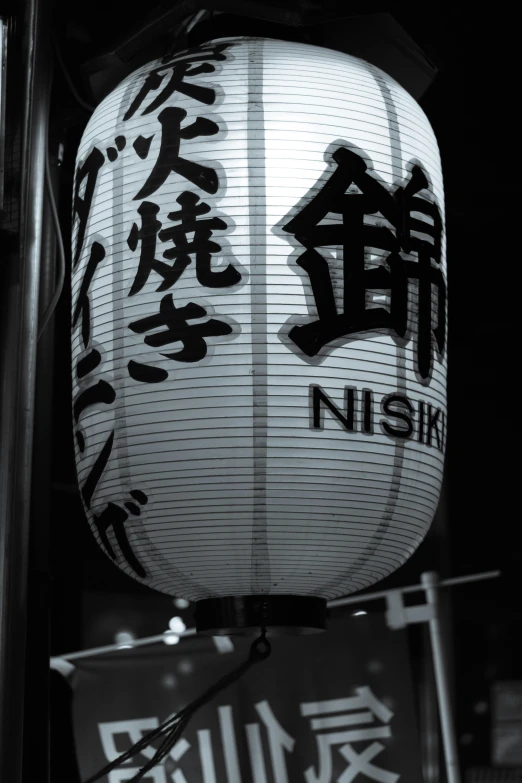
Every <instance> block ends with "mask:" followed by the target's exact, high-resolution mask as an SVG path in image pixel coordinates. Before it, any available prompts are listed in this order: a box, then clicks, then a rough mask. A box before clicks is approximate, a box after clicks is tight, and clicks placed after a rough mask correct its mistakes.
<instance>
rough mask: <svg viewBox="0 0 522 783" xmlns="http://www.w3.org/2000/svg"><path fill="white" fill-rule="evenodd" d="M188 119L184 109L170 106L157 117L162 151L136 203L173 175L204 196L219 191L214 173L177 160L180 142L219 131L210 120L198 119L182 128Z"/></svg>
mask: <svg viewBox="0 0 522 783" xmlns="http://www.w3.org/2000/svg"><path fill="white" fill-rule="evenodd" d="M186 116H187V112H186V111H185V109H178V108H175V107H173V106H169V107H167V108H166V109H163V111H162V112H161V113H160V114H159V115H158V120H159V122H160V123H161V127H162V132H161V147H160V151H159V155H158V160H157V161H156V163H155V165H154V167H153V169H152V171H151V173H150V175H149V177H148V179H147V181H146V182H145V184H144V185H143V187H142V188H141V190H140V191H139V192H138V193H137V194H136V196H134V199H135V200H139V199H144V198H148V197H149V196H151V195H152V194H153V193H155V192H156V191H157V190H158V189H159V188H161V187H162V185H164V184H165V182H166V181H167V178H168V177H169V175H170V174H171V173H172V172H176V173H177V174H179V175H180V176H182V177H184V178H185V179H188V180H189V182H192V184H193V185H196V187H199V188H201V189H202V190H204V191H205V192H206V193H211V194H215V193H216V192H217V189H218V184H219V183H218V176H217V173H216V171H215V170H214V169H211V168H209V167H208V166H203V165H201V163H195V162H193V161H190V160H186V159H185V158H182V157H180V154H179V148H180V143H181V139H195V138H197V137H198V136H214V135H215V134H216V133H218V131H219V127H218V125H216V123H215V122H213V121H212V120H207V119H205V118H204V117H198V118H197V119H196V120H195V121H194V122H193V123H191V124H190V125H187V126H186V127H185V128H182V127H181V123H182V121H183V120H184V119H185V117H186Z"/></svg>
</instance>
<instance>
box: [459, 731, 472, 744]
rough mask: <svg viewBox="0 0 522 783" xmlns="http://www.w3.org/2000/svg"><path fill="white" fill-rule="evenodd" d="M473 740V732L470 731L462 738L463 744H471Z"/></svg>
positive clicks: (461, 742)
mask: <svg viewBox="0 0 522 783" xmlns="http://www.w3.org/2000/svg"><path fill="white" fill-rule="evenodd" d="M472 742H473V734H470V733H469V731H468V732H467V733H466V734H463V735H462V736H461V738H460V744H461V745H471V743H472Z"/></svg>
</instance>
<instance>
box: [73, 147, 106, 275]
mask: <svg viewBox="0 0 522 783" xmlns="http://www.w3.org/2000/svg"><path fill="white" fill-rule="evenodd" d="M104 161H105V157H104V155H103V153H102V152H100V150H99V149H98V148H97V147H93V149H92V150H91V152H90V154H89V156H88V157H87V159H86V160H85V162H84V163H83V164H82V166H80V168H79V169H77V171H76V178H75V184H74V200H73V213H74V214H75V215H77V216H78V233H77V234H76V248H75V251H74V257H73V269H74V268H75V267H76V266H77V264H78V261H79V260H80V255H81V252H82V249H83V243H84V240H85V231H86V229H87V220H88V219H89V212H90V210H91V205H92V200H93V197H94V189H95V187H96V182H97V180H98V173H99V171H100V168H101V167H102V165H103V163H104ZM85 179H86V180H87V182H86V183H85V192H84V195H83V198H80V188H81V186H82V184H83V181H84V180H85Z"/></svg>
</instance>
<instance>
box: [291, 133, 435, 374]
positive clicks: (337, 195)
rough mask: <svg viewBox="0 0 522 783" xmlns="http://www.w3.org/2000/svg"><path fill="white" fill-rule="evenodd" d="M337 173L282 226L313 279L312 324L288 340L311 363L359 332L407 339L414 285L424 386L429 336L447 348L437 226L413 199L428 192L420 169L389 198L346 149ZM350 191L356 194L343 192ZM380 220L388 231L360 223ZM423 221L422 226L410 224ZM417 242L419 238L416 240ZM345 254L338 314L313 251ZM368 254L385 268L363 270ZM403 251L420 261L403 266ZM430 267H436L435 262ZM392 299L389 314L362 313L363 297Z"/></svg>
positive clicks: (423, 203) (426, 207)
mask: <svg viewBox="0 0 522 783" xmlns="http://www.w3.org/2000/svg"><path fill="white" fill-rule="evenodd" d="M333 159H334V160H335V162H336V163H337V169H336V170H335V171H334V172H333V174H332V175H331V177H330V178H329V180H328V181H327V182H326V183H325V184H324V185H323V187H322V188H321V190H320V191H319V192H318V193H317V194H316V195H315V196H314V197H313V198H312V199H311V200H310V201H309V202H308V203H307V204H306V205H305V206H304V207H303V208H302V209H301V210H300V212H299V213H298V214H297V215H296V216H295V217H294V218H292V220H290V222H289V223H287V224H286V226H284V230H285V231H287V232H288V233H290V234H294V236H295V237H296V239H297V240H298V242H299V243H300V244H301V245H302V246H303V247H304V252H303V253H302V255H301V256H300V257H299V259H298V260H297V264H298V265H299V266H300V267H301V268H302V269H304V270H305V272H306V273H307V274H308V276H309V279H310V285H311V288H312V294H313V296H314V300H315V305H316V308H317V318H316V319H315V320H313V321H311V322H309V323H307V324H302V325H298V326H294V327H293V328H292V329H291V330H290V332H289V336H290V339H291V340H292V341H293V342H294V343H295V344H296V345H297V346H298V347H299V348H300V349H301V350H302V351H303V353H305V354H306V355H307V356H310V357H312V356H316V355H317V354H318V352H319V351H320V350H321V349H322V348H323V347H324V346H325V345H327V344H329V343H331V342H333V341H334V340H337V339H339V338H342V337H347V336H349V335H351V334H355V333H357V332H368V331H372V330H375V329H386V330H388V331H393V332H395V334H397V335H398V336H399V337H405V335H406V334H407V330H408V285H409V281H410V280H416V281H417V285H418V324H417V329H418V333H417V366H418V371H419V374H420V376H421V377H422V378H423V379H427V378H429V376H430V372H431V366H432V335H433V336H434V337H435V342H436V345H437V347H438V350H439V352H440V353H441V354H442V353H443V350H444V345H445V317H446V315H445V308H446V293H445V282H444V278H443V275H442V271H441V269H440V263H441V255H440V254H441V233H442V221H441V217H440V213H439V210H438V208H437V206H436V205H435V204H433V203H432V202H430V201H428V200H427V199H426V198H421V197H420V196H418V195H417V193H419V192H420V191H421V190H424V189H426V188H428V185H429V183H428V180H427V178H426V175H425V174H424V172H423V171H422V169H421V168H420V166H416V165H415V166H413V168H412V170H411V175H410V179H409V181H408V182H407V183H406V185H405V186H404V187H402V188H400V187H398V188H396V190H395V191H394V192H393V193H392V192H389V191H388V190H387V189H386V187H385V186H384V185H383V184H381V183H380V182H379V181H378V180H377V179H376V178H375V177H374V176H372V174H371V172H369V171H368V166H367V164H366V162H365V161H364V160H363V158H361V157H360V156H359V155H357V154H356V153H355V152H353V151H351V150H349V149H347V148H343V147H341V148H339V149H337V150H336V151H335V153H334V155H333ZM352 184H353V185H355V186H356V187H357V188H358V190H359V191H360V192H359V193H351V192H347V190H348V188H349V187H350V186H351V185H352ZM329 213H333V214H337V215H339V216H341V218H342V221H341V222H340V223H328V224H321V225H320V223H321V221H322V220H323V219H324V218H325V217H326V216H327V215H328V214H329ZM369 215H380V216H382V218H384V219H385V220H386V221H387V222H388V223H389V224H390V226H391V228H388V227H387V226H385V225H373V224H367V223H366V222H365V217H366V216H369ZM414 215H420V216H421V217H422V219H419V218H418V217H414ZM419 235H420V236H419ZM331 245H333V246H337V247H338V246H341V247H342V249H343V272H344V289H343V312H342V313H340V312H338V307H337V304H336V301H335V297H334V289H333V283H332V279H331V275H330V270H329V265H328V262H327V260H326V259H325V258H324V257H323V256H322V255H321V254H320V253H319V252H318V250H317V248H320V247H325V246H331ZM367 248H374V249H380V250H384V251H386V252H387V253H388V255H387V256H386V258H385V262H386V266H384V265H383V264H379V265H378V266H376V267H372V268H369V269H367V268H366V267H365V253H366V251H367ZM401 252H404V253H415V254H416V255H417V259H418V260H417V261H411V260H405V259H404V258H403V257H402V255H401ZM432 262H433V263H432ZM433 289H434V290H435V293H436V297H437V318H436V326H434V327H433V326H432V294H433ZM374 290H384V291H389V292H390V306H389V310H388V309H386V308H385V307H374V306H372V307H367V306H366V298H367V292H368V291H374Z"/></svg>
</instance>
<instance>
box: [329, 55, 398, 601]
mask: <svg viewBox="0 0 522 783" xmlns="http://www.w3.org/2000/svg"><path fill="white" fill-rule="evenodd" d="M366 67H367V68H368V71H369V72H370V73H371V75H372V76H373V78H374V79H375V82H376V84H377V86H378V88H379V90H380V92H381V95H382V98H383V101H384V105H385V108H386V118H387V121H388V130H389V135H390V159H391V166H392V184H393V185H395V184H398V183H399V182H400V181H401V179H402V147H401V140H400V128H399V119H398V115H397V110H396V108H395V103H394V100H393V96H392V94H391V90H390V88H389V87H388V85H387V84H386V82H385V80H384V79H383V78H382V76H381V74H380V72H379V71H378V70H377V69H376V68H375V67H374V66H372V65H370V64H369V63H366ZM396 351H397V353H396V355H397V362H396V371H397V387H398V391H399V392H401V393H403V394H404V393H405V392H406V350H405V348H404V347H403V346H402V345H398V344H396ZM404 448H405V445H404V444H403V443H402V442H399V441H397V440H396V441H395V444H394V452H393V467H392V475H391V485H390V489H389V492H388V497H387V499H386V505H385V507H384V511H383V513H382V517H381V519H380V521H379V523H378V525H377V529H376V530H375V533H374V534H373V535H372V537H371V539H370V542H369V544H368V545H367V547H366V548H365V550H364V552H363V553H362V554H361V555H359V557H357V558H356V559H355V561H354V562H353V563H352V564H351V565H350V566H348V569H347V571H346V572H345V574H344V576H343V579H342V580H341V583H342V582H345V581H352V580H353V577H354V576H355V574H357V573H358V572H359V571H360V570H361V568H362V567H363V566H364V565H365V564H366V563H367V562H368V560H369V559H370V558H371V557H372V556H373V555H374V554H375V552H376V551H377V549H378V548H379V546H380V545H381V543H382V540H383V538H384V536H385V535H386V532H387V531H388V528H389V527H390V523H391V520H392V517H393V513H394V511H395V507H396V505H397V501H398V499H399V492H400V483H401V478H402V469H403V464H404ZM401 563H402V561H401ZM401 563H398V564H397V566H396V567H398V566H399V565H401ZM392 570H393V569H390V571H392ZM388 573H389V572H388ZM339 584H340V580H339V579H337V580H336V581H335V582H332V581H330V582H328V583H327V584H325V585H322V587H321V589H320V590H316V591H315V594H316V595H323V596H325V597H327V598H330V597H332V596H333V597H335V595H338V588H339ZM334 589H337V592H336V593H334V592H333V590H334Z"/></svg>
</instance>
